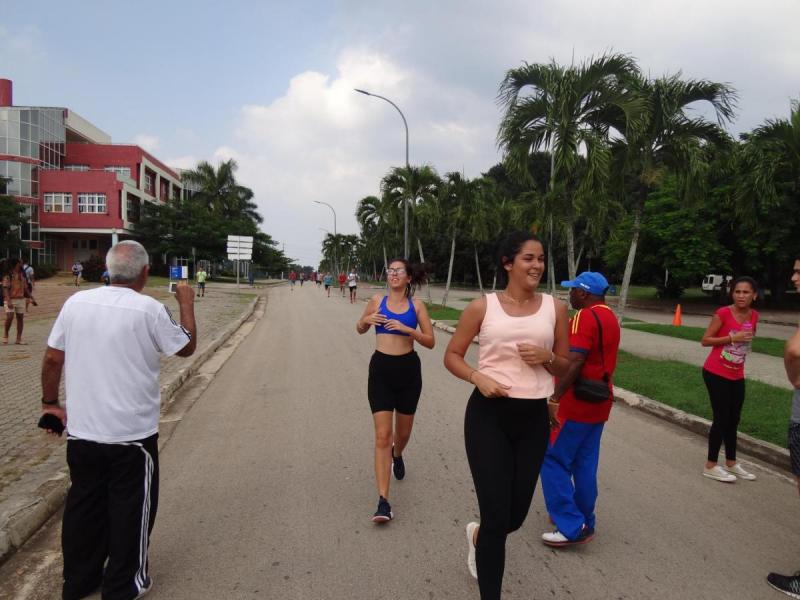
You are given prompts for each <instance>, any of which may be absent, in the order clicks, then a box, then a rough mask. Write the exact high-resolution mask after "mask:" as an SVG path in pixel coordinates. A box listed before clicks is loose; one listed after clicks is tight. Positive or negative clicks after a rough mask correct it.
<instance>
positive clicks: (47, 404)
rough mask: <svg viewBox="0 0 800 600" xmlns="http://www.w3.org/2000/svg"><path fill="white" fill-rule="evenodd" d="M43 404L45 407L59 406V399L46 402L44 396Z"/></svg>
mask: <svg viewBox="0 0 800 600" xmlns="http://www.w3.org/2000/svg"><path fill="white" fill-rule="evenodd" d="M42 404H44V405H45V406H58V398H55V399H54V400H45V399H44V396H42Z"/></svg>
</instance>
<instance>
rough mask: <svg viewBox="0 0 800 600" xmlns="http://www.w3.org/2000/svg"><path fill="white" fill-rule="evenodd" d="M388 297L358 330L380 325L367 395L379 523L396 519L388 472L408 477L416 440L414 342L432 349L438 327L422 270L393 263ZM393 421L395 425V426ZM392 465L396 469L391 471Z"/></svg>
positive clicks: (367, 311) (375, 303)
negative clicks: (423, 291) (409, 448)
mask: <svg viewBox="0 0 800 600" xmlns="http://www.w3.org/2000/svg"><path fill="white" fill-rule="evenodd" d="M386 275H387V282H388V284H389V294H388V295H386V296H382V295H381V294H376V295H375V296H373V297H372V299H371V300H370V301H369V303H367V306H366V307H365V308H364V312H363V314H362V315H361V318H360V319H359V320H358V323H356V331H358V333H360V334H363V333H366V332H367V331H368V330H369V328H370V326H371V325H374V326H375V333H376V336H375V353H374V354H373V355H372V358H371V359H370V361H369V382H368V385H367V396H368V398H369V406H370V409H371V410H372V418H373V422H374V425H375V482H376V484H377V487H378V509H377V510H376V511H375V514H374V515H373V517H372V520H373V522H375V523H386V522H387V521H391V520H392V519H393V518H394V513H393V512H392V507H391V505H390V504H389V479H390V474H389V469H390V468H391V469H392V471H393V472H394V476H395V479H397V480H401V479H403V477H405V472H406V469H405V463H404V461H403V450H405V448H406V445H407V444H408V440H409V438H410V437H411V429H412V427H413V426H414V413H416V411H417V404H418V402H419V396H420V393H421V392H422V370H421V366H420V360H419V356H417V353H416V352H415V351H414V342H418V343H420V344H421V345H423V346H425V347H426V348H433V346H434V344H435V339H434V336H433V324H432V323H431V319H430V317H429V316H428V310H427V308H425V304H424V303H423V302H422V301H421V300H417V299H416V298H414V296H413V294H414V289H415V288H416V287H417V286H418V285H420V284H421V283H423V282H424V281H425V277H426V275H425V270H424V268H423V267H422V265H414V266H413V267H412V265H411V264H410V263H409V262H408V261H407V260H404V259H400V258H397V259H394V260H392V261H390V262H389V268H388V269H386ZM392 421H394V423H392ZM390 465H391V466H390Z"/></svg>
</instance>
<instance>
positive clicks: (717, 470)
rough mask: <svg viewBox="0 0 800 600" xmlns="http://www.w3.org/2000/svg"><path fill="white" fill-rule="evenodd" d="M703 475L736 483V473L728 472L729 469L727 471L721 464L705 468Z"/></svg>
mask: <svg viewBox="0 0 800 600" xmlns="http://www.w3.org/2000/svg"><path fill="white" fill-rule="evenodd" d="M703 477H709V478H711V479H716V480H717V481H722V482H724V483H736V475H734V474H733V473H728V471H726V470H725V469H723V468H722V467H720V466H719V465H714V466H713V467H711V468H710V469H708V468H703Z"/></svg>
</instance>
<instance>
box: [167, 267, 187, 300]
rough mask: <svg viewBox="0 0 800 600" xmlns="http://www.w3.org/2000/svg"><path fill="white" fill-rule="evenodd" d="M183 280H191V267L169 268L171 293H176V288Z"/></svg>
mask: <svg viewBox="0 0 800 600" xmlns="http://www.w3.org/2000/svg"><path fill="white" fill-rule="evenodd" d="M181 279H187V280H188V279H189V267H187V266H181V265H173V266H171V267H170V268H169V286H168V287H169V291H170V292H171V293H173V294H174V293H175V286H176V285H177V284H178V282H179V281H180V280H181Z"/></svg>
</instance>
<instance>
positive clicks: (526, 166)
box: [323, 54, 800, 313]
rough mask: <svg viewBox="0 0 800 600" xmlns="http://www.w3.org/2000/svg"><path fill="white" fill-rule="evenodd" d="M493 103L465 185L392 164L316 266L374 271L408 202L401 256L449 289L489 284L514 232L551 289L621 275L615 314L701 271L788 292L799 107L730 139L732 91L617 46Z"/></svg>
mask: <svg viewBox="0 0 800 600" xmlns="http://www.w3.org/2000/svg"><path fill="white" fill-rule="evenodd" d="M497 99H498V102H499V104H500V105H501V106H502V109H503V114H502V117H501V120H500V123H499V125H498V133H497V142H498V146H499V148H500V150H501V152H502V161H501V162H500V163H499V164H496V165H494V166H491V167H490V168H489V169H488V170H487V171H486V172H484V173H482V174H481V175H480V176H479V177H475V178H472V179H469V178H467V177H465V176H464V174H463V173H458V172H448V173H444V174H443V175H440V174H439V173H438V172H437V171H436V169H435V168H434V167H433V166H431V165H422V166H413V165H412V166H409V167H394V168H391V169H390V170H389V171H388V172H387V174H386V175H385V176H384V177H383V178H382V180H381V182H380V188H379V189H380V193H379V195H378V196H368V197H366V198H362V199H361V200H359V202H358V204H357V208H356V218H357V220H358V224H359V228H360V235H359V236H358V238H357V240H350V242H348V243H347V244H344V243H343V241H342V240H336V239H332V238H333V236H328V238H326V240H325V241H324V242H323V254H324V256H325V260H328V261H332V260H333V253H334V252H337V253H338V255H339V256H344V255H345V254H348V253H349V255H352V260H355V261H358V263H359V265H360V268H361V270H362V271H363V272H370V271H377V265H380V266H383V265H384V264H385V261H386V260H387V259H391V258H392V257H393V256H397V255H399V254H400V253H401V252H402V248H403V211H402V208H403V203H404V202H405V201H406V200H408V202H409V208H410V213H409V231H410V234H409V235H410V239H411V246H412V248H413V250H414V252H413V254H414V255H415V256H414V258H415V259H417V258H419V260H422V261H423V262H426V263H429V264H430V265H431V268H432V270H433V273H434V276H435V278H436V279H437V280H439V281H444V282H446V284H447V288H448V289H449V286H450V283H451V281H453V280H458V281H462V282H469V283H472V284H475V285H477V286H478V287H480V288H481V289H483V288H484V287H485V286H486V285H488V282H489V280H492V279H493V278H494V271H493V269H494V263H493V256H492V249H493V247H494V243H495V240H496V239H497V237H498V236H499V235H501V234H502V232H504V231H508V230H509V229H515V228H523V229H530V230H534V231H536V232H537V233H538V234H539V235H540V237H542V239H543V241H544V244H545V246H546V250H547V256H548V263H549V264H548V286H549V288H550V289H551V290H553V289H554V288H555V283H556V282H557V281H558V280H559V279H564V278H566V277H569V278H573V277H574V276H575V275H576V273H577V272H578V271H579V270H585V269H595V270H599V269H602V270H604V271H605V272H606V273H607V275H608V276H609V279H610V280H612V281H615V282H618V283H621V286H620V296H621V298H620V313H623V312H624V307H625V303H626V299H627V294H628V289H629V286H630V284H631V282H632V281H635V282H636V283H640V284H647V285H655V286H657V287H658V288H659V292H660V293H661V294H663V295H666V296H679V295H680V293H681V292H682V291H683V289H685V288H686V287H690V286H697V285H698V284H699V282H700V279H701V278H702V277H703V275H704V274H706V273H711V272H715V273H727V274H737V275H738V274H750V275H754V276H755V277H756V278H757V279H758V280H759V282H760V283H761V284H762V285H763V287H764V288H765V289H767V290H769V291H770V292H771V295H772V297H773V298H776V297H779V296H780V295H781V294H782V292H783V291H784V290H785V288H786V284H787V283H788V276H789V267H790V266H791V263H792V260H793V258H794V257H795V255H796V254H797V253H798V251H800V236H798V235H797V231H798V225H800V223H798V217H799V216H800V215H798V211H797V207H798V206H800V202H799V201H800V106H798V102H797V101H792V102H790V106H789V111H788V112H789V114H788V117H787V118H783V119H780V118H779V119H769V120H766V121H765V122H764V123H763V124H762V125H761V126H759V127H757V128H756V129H754V130H753V131H750V132H747V133H744V134H741V135H740V136H739V138H738V139H735V138H734V137H732V136H731V135H730V134H729V133H727V131H726V130H725V128H724V127H725V125H728V124H730V123H732V122H733V121H734V119H735V116H736V109H737V102H738V97H737V93H736V90H735V89H734V88H733V87H732V86H731V85H729V84H725V83H720V82H714V81H709V80H703V79H689V78H684V77H683V76H682V75H681V74H680V73H677V74H670V75H664V76H662V77H657V78H651V77H650V76H649V75H646V74H645V73H644V72H643V71H642V69H641V68H640V66H639V65H638V64H637V62H636V61H635V60H634V59H633V58H632V57H630V56H627V55H624V54H604V55H602V56H600V57H592V58H589V59H587V60H585V61H584V62H582V63H580V64H577V65H570V66H564V65H560V64H558V63H556V62H555V61H554V60H551V61H550V62H548V63H535V64H528V63H524V64H523V65H522V66H521V67H518V68H515V69H511V70H509V71H508V72H507V73H506V74H505V77H504V78H503V80H502V82H501V83H500V86H499V91H498V97H497ZM329 238H331V239H329ZM330 264H332V262H331V263H330Z"/></svg>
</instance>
